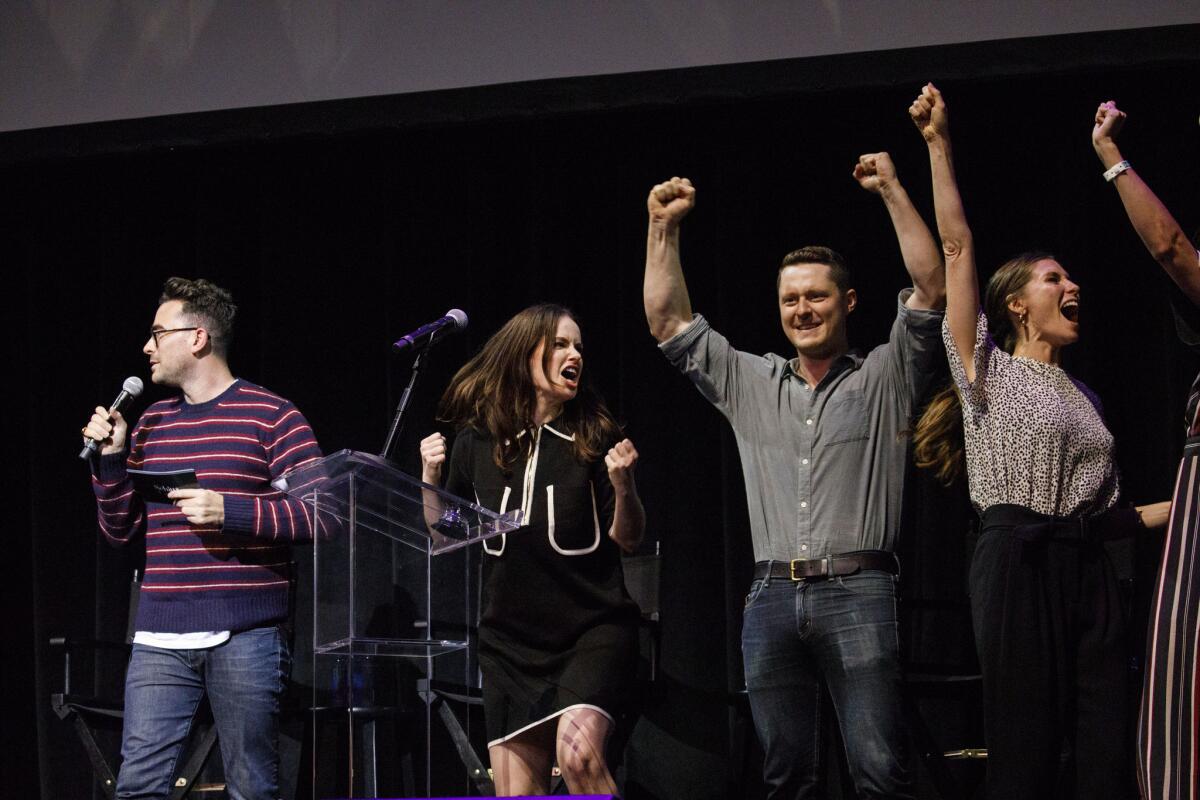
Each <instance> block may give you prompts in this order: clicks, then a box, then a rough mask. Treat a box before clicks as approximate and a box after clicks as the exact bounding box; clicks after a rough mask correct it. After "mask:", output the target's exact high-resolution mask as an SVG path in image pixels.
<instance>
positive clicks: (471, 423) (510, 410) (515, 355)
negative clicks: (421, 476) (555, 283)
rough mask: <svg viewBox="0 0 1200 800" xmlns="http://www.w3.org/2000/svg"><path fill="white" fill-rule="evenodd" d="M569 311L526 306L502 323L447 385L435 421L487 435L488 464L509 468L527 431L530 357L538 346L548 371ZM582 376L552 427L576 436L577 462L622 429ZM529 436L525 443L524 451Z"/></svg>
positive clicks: (593, 455) (531, 400)
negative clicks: (560, 327) (562, 321)
mask: <svg viewBox="0 0 1200 800" xmlns="http://www.w3.org/2000/svg"><path fill="white" fill-rule="evenodd" d="M562 317H570V318H571V319H572V320H575V322H576V323H577V324H578V319H576V317H575V315H574V314H573V313H571V311H570V310H569V309H567V308H564V307H563V306H560V305H555V304H553V303H542V304H539V305H535V306H530V307H529V308H526V309H524V310H523V311H521V312H519V313H518V314H517V315H516V316H514V317H513V318H512V319H510V320H509V321H508V322H506V323H504V326H503V327H502V328H500V330H498V331H496V333H494V334H492V337H491V338H490V339H488V340H487V342H485V343H484V345H483V347H482V348H481V349H480V350H479V352H478V353H476V354H475V356H474V357H473V358H472V359H471V360H470V361H468V362H467V363H466V364H464V365H463V366H462V368H461V369H460V370H459V371H458V372H457V373H456V374H455V375H454V377H453V378H452V379H451V381H450V385H449V386H447V387H446V392H445V394H443V395H442V399H441V402H440V403H439V404H438V419H440V420H443V421H445V422H450V423H453V424H454V425H455V427H457V428H459V429H460V430H461V429H462V428H473V429H475V430H476V431H478V432H479V433H484V434H487V435H488V436H490V437H491V439H492V441H493V442H495V445H494V447H493V449H492V460H493V461H495V462H496V466H498V467H500V469H502V470H508V469H509V468H510V467H511V466H512V464H513V462H514V461H516V459H517V455H518V454H519V453H520V449H521V446H522V444H521V443H520V442H519V441H518V436H520V434H521V432H522V431H527V432H530V433H532V432H533V430H534V427H535V426H534V421H533V415H534V412H535V411H536V409H537V395H536V393H535V390H534V384H533V375H532V374H531V373H530V371H529V359H530V358H531V357H532V356H533V354H534V351H536V350H537V348H538V345H539V344H540V345H542V346H543V355H542V368H543V369H545V370H547V373H548V372H549V367H550V358H551V356H552V355H553V352H554V340H555V338H556V336H557V333H558V321H559V320H560V319H561V318H562ZM587 375H588V373H587V372H585V373H584V374H583V375H581V376H580V377H581V378H582V380H581V382H580V386H579V391H578V392H577V393H576V395H575V397H574V398H572V399H571V400H569V401H567V402H566V403H564V404H563V410H562V416H560V417H559V421H558V422H557V423H556V426H557V427H559V428H560V429H561V430H562V432H563V433H573V434H575V456H576V457H577V458H578V459H579V460H580V461H585V462H586V461H594V460H595V459H597V458H599V457H600V455H601V454H602V453H603V452H604V449H605V448H606V447H608V446H609V445H610V444H611V443H612V442H613V441H615V440H616V439H617V438H619V435H620V433H621V428H620V426H619V425H618V424H617V422H616V420H615V419H613V416H612V414H611V413H609V410H608V408H607V407H606V406H605V405H604V400H603V399H602V398H601V397H600V395H599V394H597V393H596V392H595V391H594V390H593V389H592V388H591V385H590V384H589V383H588V382H587ZM532 438H533V437H532V436H531V437H529V438H528V439H526V440H525V444H524V446H526V447H528V446H529V442H530V441H531V440H532Z"/></svg>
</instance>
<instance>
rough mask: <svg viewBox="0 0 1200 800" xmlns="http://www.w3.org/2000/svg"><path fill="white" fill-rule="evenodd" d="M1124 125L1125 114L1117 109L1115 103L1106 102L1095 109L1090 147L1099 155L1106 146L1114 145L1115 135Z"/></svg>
mask: <svg viewBox="0 0 1200 800" xmlns="http://www.w3.org/2000/svg"><path fill="white" fill-rule="evenodd" d="M1124 124H1125V112H1124V111H1122V110H1121V109H1119V108H1117V104H1116V102H1114V101H1112V100H1108V101H1107V102H1104V103H1101V104H1100V107H1099V108H1097V109H1096V119H1095V124H1094V125H1093V126H1092V147H1094V148H1096V152H1097V153H1099V152H1100V151H1101V150H1102V149H1104V148H1105V147H1106V146H1113V145H1115V143H1116V138H1117V134H1118V133H1120V132H1121V126H1123V125H1124Z"/></svg>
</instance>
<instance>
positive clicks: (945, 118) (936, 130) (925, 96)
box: [908, 83, 950, 142]
mask: <svg viewBox="0 0 1200 800" xmlns="http://www.w3.org/2000/svg"><path fill="white" fill-rule="evenodd" d="M908 115H909V116H910V117H912V121H913V124H914V125H916V126H917V130H919V131H920V132H921V135H922V136H923V137H925V141H927V142H934V141H938V140H945V139H948V138H949V133H950V116H949V114H947V113H946V103H945V102H944V101H943V100H942V93H941V92H939V91H938V88H937V87H936V86H934V85H933V84H932V83H927V84H925V85H924V86H923V87H921V93H920V94H919V95H917V99H916V100H913V102H912V105H911V106H909V107H908Z"/></svg>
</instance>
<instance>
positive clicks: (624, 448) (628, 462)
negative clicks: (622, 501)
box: [604, 439, 638, 494]
mask: <svg viewBox="0 0 1200 800" xmlns="http://www.w3.org/2000/svg"><path fill="white" fill-rule="evenodd" d="M637 460H638V451H637V450H636V449H635V448H634V446H633V442H631V441H629V440H628V439H622V440H621V441H619V442H617V443H616V444H615V445H613V447H612V449H611V450H609V451H608V453H607V455H605V456H604V465H605V466H606V467H608V479H609V480H610V481H611V482H612V485H613V490H614V491H616V492H617V494H625V493H628V492H629V490H630V489H631V488H632V487H633V468H634V465H636V464H637Z"/></svg>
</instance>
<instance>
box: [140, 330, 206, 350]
mask: <svg viewBox="0 0 1200 800" xmlns="http://www.w3.org/2000/svg"><path fill="white" fill-rule="evenodd" d="M198 330H200V328H199V327H198V326H194V327H191V328H163V329H162V330H152V331H150V335H151V336H152V337H153V338H154V346H155V347H158V340H159V339H160V338H161V337H162V335H163V334H164V333H175V332H176V331H198Z"/></svg>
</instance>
